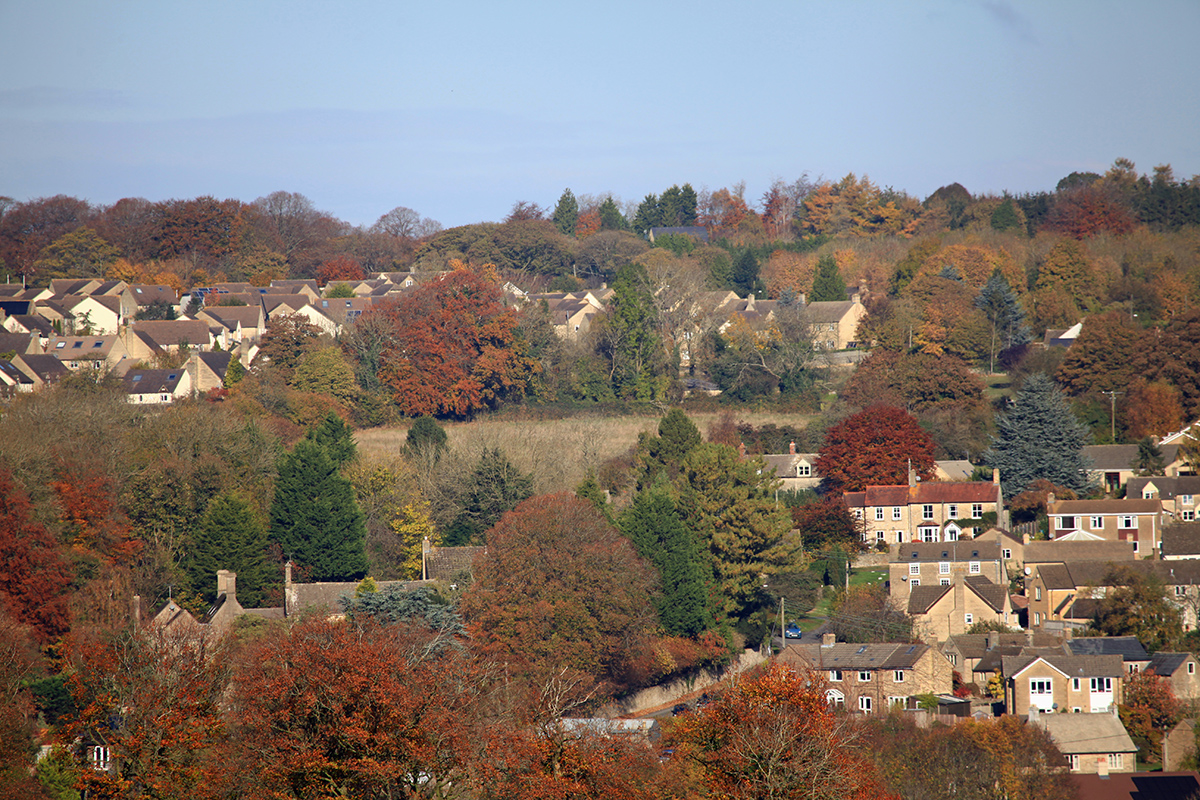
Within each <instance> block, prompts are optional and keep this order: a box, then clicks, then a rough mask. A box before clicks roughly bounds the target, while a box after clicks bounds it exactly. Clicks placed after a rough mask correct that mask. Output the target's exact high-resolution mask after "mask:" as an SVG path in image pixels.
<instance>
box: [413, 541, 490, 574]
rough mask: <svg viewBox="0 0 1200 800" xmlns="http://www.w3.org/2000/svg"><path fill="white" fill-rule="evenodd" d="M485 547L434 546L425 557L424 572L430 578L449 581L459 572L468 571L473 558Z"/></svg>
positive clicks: (472, 564) (472, 563)
mask: <svg viewBox="0 0 1200 800" xmlns="http://www.w3.org/2000/svg"><path fill="white" fill-rule="evenodd" d="M486 552H487V548H486V547H482V546H481V547H435V548H433V549H432V550H430V551H429V555H427V556H426V557H425V572H426V574H427V575H428V576H429V579H430V580H435V581H449V580H451V579H453V578H454V576H455V575H457V574H459V573H461V572H469V571H470V570H471V569H472V568H473V566H474V563H475V558H476V557H477V556H478V555H480V554H481V553H486Z"/></svg>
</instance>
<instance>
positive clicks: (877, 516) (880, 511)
mask: <svg viewBox="0 0 1200 800" xmlns="http://www.w3.org/2000/svg"><path fill="white" fill-rule="evenodd" d="M875 519H876V520H882V519H883V506H879V507H877V508H876V509H875Z"/></svg>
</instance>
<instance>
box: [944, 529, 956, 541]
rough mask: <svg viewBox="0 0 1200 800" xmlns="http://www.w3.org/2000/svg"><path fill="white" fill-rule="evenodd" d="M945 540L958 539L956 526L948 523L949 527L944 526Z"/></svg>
mask: <svg viewBox="0 0 1200 800" xmlns="http://www.w3.org/2000/svg"><path fill="white" fill-rule="evenodd" d="M946 541H947V542H957V541H958V528H956V527H955V526H953V525H950V526H949V527H947V528H946Z"/></svg>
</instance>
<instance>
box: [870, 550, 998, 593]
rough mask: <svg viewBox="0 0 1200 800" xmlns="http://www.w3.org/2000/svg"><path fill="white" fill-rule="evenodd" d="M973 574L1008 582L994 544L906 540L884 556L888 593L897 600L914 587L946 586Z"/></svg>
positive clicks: (972, 576) (992, 581)
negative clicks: (886, 563)
mask: <svg viewBox="0 0 1200 800" xmlns="http://www.w3.org/2000/svg"><path fill="white" fill-rule="evenodd" d="M974 577H983V578H986V579H987V580H988V581H989V582H991V583H993V584H1003V585H1005V586H1007V585H1008V573H1007V571H1006V570H1005V568H1004V560H1003V559H1002V558H1001V549H1000V546H999V545H998V544H997V543H995V542H986V541H977V540H974V539H962V540H955V541H950V542H909V543H908V544H907V545H905V546H903V547H896V548H895V549H894V550H893V551H892V554H891V556H890V557H889V559H888V583H889V587H890V589H889V593H890V594H891V596H892V597H894V598H896V600H897V601H898V602H900V603H903V602H905V601H906V600H907V599H908V594H909V592H910V591H912V589H914V588H916V587H918V586H922V587H929V586H949V585H951V584H955V583H962V582H963V581H964V580H966V579H967V578H974Z"/></svg>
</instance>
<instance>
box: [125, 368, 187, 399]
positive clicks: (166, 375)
mask: <svg viewBox="0 0 1200 800" xmlns="http://www.w3.org/2000/svg"><path fill="white" fill-rule="evenodd" d="M186 375H187V371H186V370H184V369H182V368H180V369H131V370H129V371H128V372H126V373H125V377H124V379H123V380H124V381H125V391H126V392H127V393H129V394H174V393H175V391H176V390H177V389H178V388H179V384H180V382H182V381H183V379H184V377H185V376H186Z"/></svg>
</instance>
